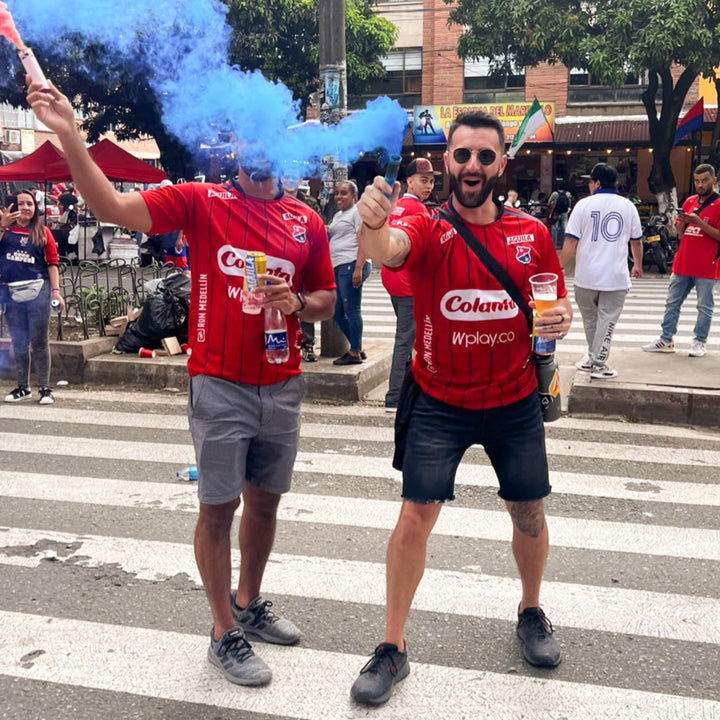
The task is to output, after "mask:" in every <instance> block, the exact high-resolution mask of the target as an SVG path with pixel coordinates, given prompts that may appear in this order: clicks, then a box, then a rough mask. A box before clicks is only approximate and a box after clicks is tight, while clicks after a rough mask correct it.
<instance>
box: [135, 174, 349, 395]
mask: <svg viewBox="0 0 720 720" xmlns="http://www.w3.org/2000/svg"><path fill="white" fill-rule="evenodd" d="M142 196H143V198H144V200H145V202H146V203H147V206H148V209H149V211H150V216H151V218H152V232H153V233H157V234H159V233H165V232H170V231H172V230H179V229H181V230H183V232H184V234H185V237H186V238H187V241H188V247H189V250H190V262H191V266H192V289H191V295H190V320H189V344H190V347H191V348H192V355H191V356H190V358H189V360H188V372H189V373H190V375H199V374H203V375H211V376H213V377H219V378H222V379H224V380H230V381H232V382H242V383H248V384H251V385H269V384H272V383H277V382H281V381H283V380H286V379H287V378H288V377H291V376H293V375H297V374H299V373H300V351H299V338H300V327H299V321H298V319H297V317H295V316H294V315H289V316H287V323H288V344H289V345H290V359H289V360H288V362H286V363H280V364H270V363H268V362H267V361H266V360H265V358H264V351H265V346H264V329H263V313H262V312H261V313H260V314H258V315H251V314H248V313H245V312H243V309H242V289H243V283H244V279H245V256H246V253H247V252H249V251H262V252H264V253H265V254H266V255H267V272H268V273H269V274H272V275H278V276H280V277H283V278H285V279H286V280H287V282H288V283H289V284H290V286H291V287H292V288H293V290H294V291H295V292H297V291H298V290H299V289H300V286H301V285H302V287H303V289H304V290H305V291H307V292H314V291H316V290H332V289H334V287H335V279H334V274H333V267H332V264H331V263H330V251H329V248H328V239H327V232H326V231H325V226H324V224H323V222H322V220H321V219H320V216H319V215H318V214H317V213H316V212H315V211H314V210H312V209H310V208H309V207H308V206H307V205H305V204H304V203H302V202H300V201H299V200H297V199H296V198H293V197H290V196H288V195H281V196H280V197H278V198H276V199H274V200H259V199H257V198H252V197H249V196H248V195H246V194H245V193H244V192H243V191H242V189H241V188H240V186H239V185H238V184H237V182H236V181H233V182H232V183H231V184H230V185H213V184H208V183H185V184H181V185H169V186H167V187H164V188H158V189H157V190H151V191H148V192H143V193H142Z"/></svg>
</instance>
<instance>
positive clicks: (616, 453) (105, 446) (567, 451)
mask: <svg viewBox="0 0 720 720" xmlns="http://www.w3.org/2000/svg"><path fill="white" fill-rule="evenodd" d="M303 428H304V429H302V430H301V433H302V437H306V438H307V437H318V438H323V439H327V438H328V435H330V436H332V433H333V432H334V431H333V430H330V429H329V428H326V427H325V426H318V425H317V424H314V423H304V424H303ZM367 430H368V428H366V427H362V428H360V429H359V430H358V434H357V435H356V437H355V440H356V441H362V440H363V439H364V440H366V441H367V440H368V438H366V437H364V435H365V433H366V431H367ZM379 435H382V436H383V437H386V440H387V442H389V441H390V440H391V436H390V432H389V431H385V432H383V433H380V434H379ZM344 438H345V436H344V435H343V436H342V437H341V439H344ZM545 444H546V447H547V451H548V453H549V454H550V455H556V456H567V457H575V458H578V457H583V458H591V459H599V460H606V459H607V457H608V451H607V446H606V445H605V444H603V443H591V442H583V441H577V440H573V441H568V440H553V439H552V438H548V439H547V440H546V443H545ZM76 445H77V443H75V442H73V438H71V437H64V436H52V437H38V438H35V439H34V440H33V443H32V444H31V445H29V444H28V440H27V436H26V435H23V434H22V433H0V448H2V449H3V450H4V451H6V452H32V453H35V454H43V455H72V456H74V457H95V458H114V459H115V460H147V461H151V462H162V461H164V460H166V459H167V458H168V457H171V458H174V459H175V460H176V461H177V462H179V463H191V462H192V461H193V458H194V450H193V449H192V447H191V446H189V445H177V444H170V443H168V444H167V445H154V444H153V443H150V442H129V441H125V440H111V439H103V440H96V439H94V438H85V439H83V442H82V444H81V446H80V447H76ZM302 455H303V454H302V453H301V454H299V456H298V457H301V456H302ZM613 457H614V458H615V459H618V460H626V461H630V460H632V461H633V462H636V463H663V464H665V465H690V466H703V467H706V466H708V465H714V466H717V465H720V452H719V451H715V450H703V449H699V448H690V449H681V448H663V447H654V446H642V447H638V446H635V445H615V446H614V447H613ZM387 461H388V460H387V458H375V459H374V463H375V464H387ZM305 462H309V463H310V464H312V458H310V459H308V460H306V461H305ZM366 462H367V461H366V460H363V463H366ZM301 464H302V461H301ZM472 467H473V466H471V465H465V468H466V470H465V471H464V472H468V470H467V468H472ZM296 469H303V468H302V467H298V466H297V465H296ZM310 469H312V468H310Z"/></svg>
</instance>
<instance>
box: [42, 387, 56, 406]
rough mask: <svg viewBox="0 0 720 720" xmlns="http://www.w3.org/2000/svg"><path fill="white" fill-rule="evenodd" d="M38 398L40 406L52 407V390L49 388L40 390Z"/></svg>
mask: <svg viewBox="0 0 720 720" xmlns="http://www.w3.org/2000/svg"><path fill="white" fill-rule="evenodd" d="M39 396H40V404H41V405H52V404H53V403H54V402H55V398H54V397H53V394H52V390H51V389H50V388H49V387H42V388H40V392H39Z"/></svg>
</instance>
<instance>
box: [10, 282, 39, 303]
mask: <svg viewBox="0 0 720 720" xmlns="http://www.w3.org/2000/svg"><path fill="white" fill-rule="evenodd" d="M44 284H45V281H44V280H43V279H42V278H38V279H37V280H16V281H15V282H11V283H7V289H8V292H9V293H10V299H11V300H12V301H13V302H16V303H24V302H30V300H34V299H35V298H36V297H37V296H38V295H39V294H40V291H41V290H42V288H43V285H44Z"/></svg>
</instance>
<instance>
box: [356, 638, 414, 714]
mask: <svg viewBox="0 0 720 720" xmlns="http://www.w3.org/2000/svg"><path fill="white" fill-rule="evenodd" d="M409 674H410V663H409V662H408V657H407V643H406V644H405V652H400V651H399V650H398V648H397V645H391V644H390V643H380V645H378V646H377V647H376V648H375V653H374V655H373V656H372V658H370V660H369V661H368V663H367V665H365V667H364V668H363V669H362V670H361V671H360V675H359V677H358V679H357V680H356V681H355V682H354V683H353V686H352V689H351V690H350V694H351V695H352V698H353V700H355V702H358V703H362V704H363V705H382V704H383V703H385V702H387V701H388V700H389V699H390V695H392V689H393V685H395V683H399V682H400V681H401V680H404V679H405V678H406V677H407V676H408V675H409Z"/></svg>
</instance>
